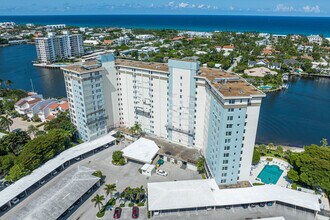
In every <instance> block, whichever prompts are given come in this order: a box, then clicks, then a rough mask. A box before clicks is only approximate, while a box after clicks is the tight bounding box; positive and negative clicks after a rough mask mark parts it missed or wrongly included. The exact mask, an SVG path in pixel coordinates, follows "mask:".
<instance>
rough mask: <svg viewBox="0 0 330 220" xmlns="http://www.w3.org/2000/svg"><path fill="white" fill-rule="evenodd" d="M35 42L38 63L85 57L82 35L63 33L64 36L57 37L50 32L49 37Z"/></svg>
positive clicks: (37, 39)
mask: <svg viewBox="0 0 330 220" xmlns="http://www.w3.org/2000/svg"><path fill="white" fill-rule="evenodd" d="M35 42H36V50H37V56H38V61H39V62H41V63H53V62H56V61H59V60H62V59H68V58H72V57H80V56H82V55H84V45H83V39H82V35H81V34H70V33H69V32H68V31H63V35H56V34H55V33H53V32H49V33H48V36H47V37H41V38H36V39H35Z"/></svg>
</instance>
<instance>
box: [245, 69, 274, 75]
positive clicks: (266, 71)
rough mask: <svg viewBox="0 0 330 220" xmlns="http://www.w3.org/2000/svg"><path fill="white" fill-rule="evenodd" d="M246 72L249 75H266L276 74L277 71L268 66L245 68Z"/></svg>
mask: <svg viewBox="0 0 330 220" xmlns="http://www.w3.org/2000/svg"><path fill="white" fill-rule="evenodd" d="M244 73H245V74H247V75H248V76H253V77H265V76H266V75H276V74H277V72H275V71H271V70H270V69H268V68H266V67H257V68H252V69H246V70H244Z"/></svg>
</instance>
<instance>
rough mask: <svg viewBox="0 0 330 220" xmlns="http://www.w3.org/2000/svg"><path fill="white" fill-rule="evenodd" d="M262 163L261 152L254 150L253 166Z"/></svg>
mask: <svg viewBox="0 0 330 220" xmlns="http://www.w3.org/2000/svg"><path fill="white" fill-rule="evenodd" d="M259 161H260V152H259V151H258V150H257V149H256V148H254V150H253V157H252V164H257V163H259Z"/></svg>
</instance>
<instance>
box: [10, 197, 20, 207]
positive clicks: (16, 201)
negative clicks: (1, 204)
mask: <svg viewBox="0 0 330 220" xmlns="http://www.w3.org/2000/svg"><path fill="white" fill-rule="evenodd" d="M11 203H13V204H14V205H16V204H17V203H19V199H18V198H16V197H15V198H13V199H12V200H11Z"/></svg>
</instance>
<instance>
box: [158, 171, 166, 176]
mask: <svg viewBox="0 0 330 220" xmlns="http://www.w3.org/2000/svg"><path fill="white" fill-rule="evenodd" d="M156 173H157V174H158V175H160V176H167V175H168V173H166V171H164V170H157V171H156Z"/></svg>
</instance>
